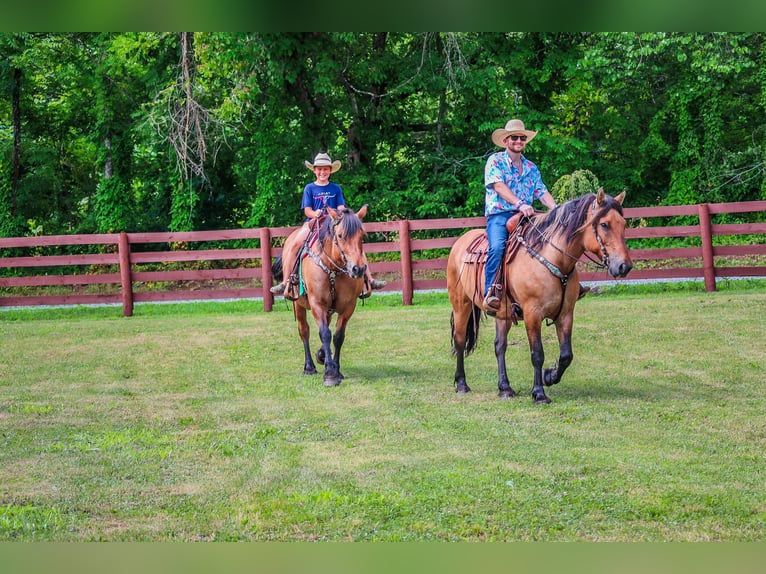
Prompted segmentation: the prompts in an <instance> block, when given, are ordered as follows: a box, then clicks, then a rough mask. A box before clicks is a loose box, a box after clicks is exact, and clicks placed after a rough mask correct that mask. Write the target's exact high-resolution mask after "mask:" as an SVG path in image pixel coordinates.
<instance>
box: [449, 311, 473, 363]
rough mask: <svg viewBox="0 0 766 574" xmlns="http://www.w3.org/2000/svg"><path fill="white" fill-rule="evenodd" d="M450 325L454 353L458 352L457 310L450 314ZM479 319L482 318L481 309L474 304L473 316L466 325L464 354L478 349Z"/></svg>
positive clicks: (466, 354)
mask: <svg viewBox="0 0 766 574" xmlns="http://www.w3.org/2000/svg"><path fill="white" fill-rule="evenodd" d="M449 319H450V326H451V327H452V354H453V355H455V354H457V350H456V349H455V312H454V311H453V312H452V313H451V314H450V317H449ZM479 319H481V309H480V308H479V307H478V306H477V305H476V304H474V305H473V308H472V309H471V316H470V317H469V319H468V323H467V324H466V326H465V349H463V356H466V357H467V356H468V355H470V354H471V353H472V352H473V351H474V350H475V349H476V343H478V341H479Z"/></svg>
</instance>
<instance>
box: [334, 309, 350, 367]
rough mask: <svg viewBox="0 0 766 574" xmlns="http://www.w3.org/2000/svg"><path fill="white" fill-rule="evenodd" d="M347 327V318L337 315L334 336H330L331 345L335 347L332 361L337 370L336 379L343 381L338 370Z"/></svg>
mask: <svg viewBox="0 0 766 574" xmlns="http://www.w3.org/2000/svg"><path fill="white" fill-rule="evenodd" d="M347 325H348V317H345V316H342V315H338V319H337V321H336V323H335V334H333V336H332V344H333V347H335V354H334V355H333V359H334V360H335V365H336V367H337V369H338V377H339V378H340V380H343V379H344V378H345V377H344V376H343V373H342V372H341V370H340V350H341V347H343V341H345V340H346V326H347Z"/></svg>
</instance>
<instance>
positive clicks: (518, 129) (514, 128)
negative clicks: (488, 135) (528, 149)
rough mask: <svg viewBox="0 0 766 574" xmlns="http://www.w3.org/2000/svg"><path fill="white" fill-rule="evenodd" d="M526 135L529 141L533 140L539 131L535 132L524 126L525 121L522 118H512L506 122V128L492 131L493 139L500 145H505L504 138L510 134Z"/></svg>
mask: <svg viewBox="0 0 766 574" xmlns="http://www.w3.org/2000/svg"><path fill="white" fill-rule="evenodd" d="M522 134H523V135H525V136H527V143H529V142H530V141H532V138H534V137H535V136H536V135H537V132H533V131H531V130H528V129H526V128H525V127H524V122H522V121H521V120H511V121H509V122H508V123H507V124H505V128H500V129H497V130H495V131H493V132H492V141H493V142H494V144H495V145H496V146H498V147H505V143H503V140H504V139H505V138H507V137H508V136H510V135H522Z"/></svg>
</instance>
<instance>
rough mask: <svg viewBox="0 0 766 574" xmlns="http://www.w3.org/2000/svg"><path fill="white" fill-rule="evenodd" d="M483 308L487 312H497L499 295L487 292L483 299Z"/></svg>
mask: <svg viewBox="0 0 766 574" xmlns="http://www.w3.org/2000/svg"><path fill="white" fill-rule="evenodd" d="M483 307H484V310H485V311H487V312H488V313H489V312H493V311H494V312H495V313H496V312H497V310H498V309H500V297H498V296H497V295H494V294H493V293H492V292H488V293H487V296H486V297H484V301H483Z"/></svg>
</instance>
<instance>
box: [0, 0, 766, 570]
mask: <svg viewBox="0 0 766 574" xmlns="http://www.w3.org/2000/svg"><path fill="white" fill-rule="evenodd" d="M3 8H5V9H4V10H3V18H2V19H0V22H2V23H1V24H0V32H6V31H7V32H14V31H29V32H33V31H46V32H57V31H70V32H86V31H93V32H97V31H134V30H141V31H144V30H158V31H174V30H178V31H180V30H185V31H264V32H279V31H307V30H322V29H324V30H351V31H382V30H388V31H437V30H438V31H485V32H490V31H503V30H515V31H543V30H545V31H618V30H619V31H648V30H651V31H663V30H665V31H761V30H762V29H763V26H764V18H763V15H764V11H765V10H766V8H764V4H763V2H761V0H731V1H729V2H726V4H725V5H720V4H716V5H713V3H711V2H708V1H707V0H644V1H643V2H638V1H630V2H626V1H624V0H612V1H594V0H583V1H581V2H560V1H551V0H540V1H538V2H527V3H524V4H523V5H513V4H508V3H497V2H492V3H490V2H487V1H486V0H473V1H466V0H460V1H457V0H442V1H440V2H437V1H435V0H426V1H420V2H414V3H413V2H408V3H407V4H404V3H400V2H396V1H394V2H388V3H362V2H348V1H343V2H330V3H327V2H325V3H312V4H309V3H307V2H303V1H302V0H297V1H293V2H289V3H288V2H279V3H278V2H263V1H258V0H257V1H249V2H247V1H244V0H217V1H202V0H152V1H147V0H135V1H132V2H125V1H124V0H120V1H118V2H108V1H107V2H103V1H102V0H43V1H38V0H32V1H30V2H25V3H23V4H22V3H18V2H13V3H9V2H4V4H3ZM759 28H760V30H759ZM764 564H766V545H764V544H762V543H755V544H750V543H746V544H739V543H720V542H712V543H636V544H626V543H617V544H613V543H597V544H592V543H589V544H578V543H545V544H542V543H540V544H536V543H531V544H527V543H508V544H494V543H493V544H477V543H465V544H448V543H411V544H410V543H408V544H390V543H383V544H371V543H322V544H302V543H294V544H293V543H253V544H250V543H241V544H232V543H221V544H218V543H190V544H181V543H178V544H175V543H127V544H118V543H83V544H66V543H64V544H56V543H33V544H29V543H25V544H16V543H13V542H0V565H1V566H0V568H1V569H2V572H7V573H9V574H11V573H12V574H18V573H25V572H60V573H63V574H70V573H71V574H90V573H94V574H95V573H98V574H102V573H108V574H122V573H134V572H138V573H141V574H153V573H154V572H157V573H160V572H162V573H164V574H172V573H175V572H178V573H184V574H198V573H199V574H201V573H215V574H226V573H228V572H268V573H270V574H271V573H274V574H280V573H285V574H303V573H307V574H308V573H311V574H347V573H348V574H352V573H353V574H362V573H364V574H377V573H380V574H383V573H385V574H389V573H397V574H398V573H405V572H418V573H424V574H425V573H429V574H430V573H432V572H433V573H438V574H451V573H453V572H454V573H458V572H459V573H461V574H472V573H474V572H479V573H482V574H484V573H485V572H514V573H516V572H527V571H529V572H531V571H534V572H535V573H543V572H557V573H561V572H565V573H566V574H581V573H582V574H585V573H587V574H602V573H603V574H607V573H608V574H613V573H625V574H632V573H639V572H640V573H646V572H651V573H653V574H662V573H665V572H668V573H675V572H694V573H695V574H718V573H720V574H728V573H729V572H737V574H750V573H753V574H755V573H756V572H757V573H758V574H760V573H761V572H763V571H764Z"/></svg>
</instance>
